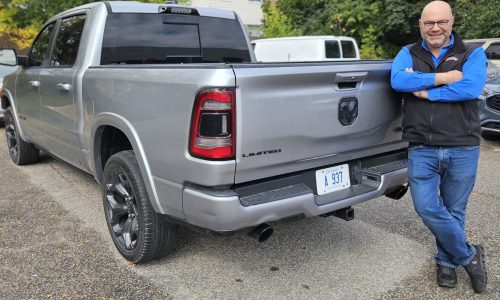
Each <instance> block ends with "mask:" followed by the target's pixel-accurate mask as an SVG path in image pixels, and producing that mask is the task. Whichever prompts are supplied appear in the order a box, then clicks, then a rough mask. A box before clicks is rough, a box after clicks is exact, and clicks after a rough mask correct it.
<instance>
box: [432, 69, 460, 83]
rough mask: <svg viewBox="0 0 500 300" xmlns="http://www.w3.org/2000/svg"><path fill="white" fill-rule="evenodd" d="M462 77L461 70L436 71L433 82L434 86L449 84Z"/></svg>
mask: <svg viewBox="0 0 500 300" xmlns="http://www.w3.org/2000/svg"><path fill="white" fill-rule="evenodd" d="M462 77H463V74H462V72H460V71H457V70H453V71H449V72H444V73H436V78H435V79H434V84H435V85H436V86H438V85H444V84H450V83H453V82H456V81H459V80H461V79H462Z"/></svg>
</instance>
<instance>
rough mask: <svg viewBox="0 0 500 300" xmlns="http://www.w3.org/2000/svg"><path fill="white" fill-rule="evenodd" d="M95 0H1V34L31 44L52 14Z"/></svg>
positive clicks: (160, 0)
mask: <svg viewBox="0 0 500 300" xmlns="http://www.w3.org/2000/svg"><path fill="white" fill-rule="evenodd" d="M92 2H97V1H93V0H50V1H48V0H0V35H7V37H8V40H9V41H10V42H12V43H14V44H15V45H16V46H17V47H18V48H20V49H25V48H27V47H29V46H30V45H31V42H32V41H33V39H34V38H35V36H36V34H37V33H38V31H39V30H40V29H41V26H42V25H43V24H44V23H45V22H46V21H47V20H48V19H49V18H51V17H52V16H54V15H56V14H58V13H60V12H62V11H64V10H67V9H70V8H72V7H76V6H79V5H83V4H87V3H92ZM140 2H147V3H164V2H165V1H164V0H142V1H140Z"/></svg>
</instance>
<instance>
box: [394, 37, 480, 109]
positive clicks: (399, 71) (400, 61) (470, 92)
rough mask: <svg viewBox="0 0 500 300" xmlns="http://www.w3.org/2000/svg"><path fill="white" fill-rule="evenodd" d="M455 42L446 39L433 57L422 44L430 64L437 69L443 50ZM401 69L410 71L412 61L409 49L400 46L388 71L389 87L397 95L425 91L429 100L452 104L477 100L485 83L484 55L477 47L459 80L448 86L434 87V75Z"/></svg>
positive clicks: (443, 53) (464, 66) (452, 38)
mask: <svg viewBox="0 0 500 300" xmlns="http://www.w3.org/2000/svg"><path fill="white" fill-rule="evenodd" d="M454 41H455V39H454V37H453V35H451V38H450V44H449V45H448V46H445V47H443V48H441V52H440V53H439V55H438V56H434V55H433V54H432V52H430V50H429V48H428V47H427V45H426V44H425V41H422V47H423V48H424V49H425V50H427V51H429V52H430V53H431V55H432V59H433V61H434V65H435V66H437V64H438V63H439V61H440V60H441V58H442V57H443V56H444V55H445V53H446V51H447V50H448V49H449V48H450V47H452V46H453V43H454ZM405 68H413V59H412V57H411V54H410V49H408V48H407V47H403V48H402V49H401V50H400V51H399V53H398V55H397V56H396V58H395V59H394V62H393V63H392V68H391V85H392V88H393V89H395V90H396V91H398V92H406V93H412V92H415V91H422V90H427V91H428V95H429V100H430V101H441V102H454V101H463V100H470V99H477V98H478V97H479V95H480V94H481V91H482V89H483V87H484V84H485V83H486V55H485V54H484V50H483V48H481V47H478V48H476V49H474V51H472V53H471V54H470V56H469V58H468V59H467V61H466V62H465V63H464V65H463V68H462V73H463V77H462V79H461V80H459V81H456V82H454V83H451V84H446V85H440V86H436V85H435V84H434V81H435V77H436V73H422V72H417V71H414V72H406V71H405Z"/></svg>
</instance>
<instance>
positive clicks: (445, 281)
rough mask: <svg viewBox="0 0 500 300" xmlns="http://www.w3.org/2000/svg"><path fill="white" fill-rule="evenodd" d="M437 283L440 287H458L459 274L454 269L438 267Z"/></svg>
mask: <svg viewBox="0 0 500 300" xmlns="http://www.w3.org/2000/svg"><path fill="white" fill-rule="evenodd" d="M436 282H437V284H438V285H439V286H442V287H447V288H454V287H456V286H457V272H456V271H455V269H454V268H448V267H445V266H442V265H437V280H436Z"/></svg>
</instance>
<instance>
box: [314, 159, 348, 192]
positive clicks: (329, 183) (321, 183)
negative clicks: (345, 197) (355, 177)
mask: <svg viewBox="0 0 500 300" xmlns="http://www.w3.org/2000/svg"><path fill="white" fill-rule="evenodd" d="M350 186H351V179H350V177H349V165H348V164H344V165H340V166H335V167H331V168H326V169H321V170H317V171H316V189H317V191H318V195H324V194H328V193H331V192H335V191H339V190H343V189H347V188H348V187H350Z"/></svg>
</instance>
